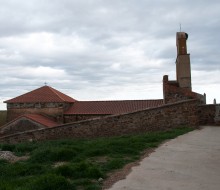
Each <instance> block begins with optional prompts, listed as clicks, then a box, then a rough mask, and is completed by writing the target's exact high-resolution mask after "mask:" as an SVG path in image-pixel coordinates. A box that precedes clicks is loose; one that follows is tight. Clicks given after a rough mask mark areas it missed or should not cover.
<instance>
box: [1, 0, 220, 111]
mask: <svg viewBox="0 0 220 190" xmlns="http://www.w3.org/2000/svg"><path fill="white" fill-rule="evenodd" d="M180 23H181V25H182V31H185V32H187V33H188V34H189V39H188V52H189V53H190V56H191V68H192V87H193V90H194V91H196V92H198V93H202V94H203V93H204V92H205V93H206V94H207V100H208V103H212V102H213V99H214V98H216V99H217V102H220V35H219V32H220V1H219V0H209V1H207V0H193V1H189V0H187V1H186V0H185V1H184V0H182V1H180V0H156V1H150V0H28V1H27V0H0V67H1V69H0V77H1V78H0V79H1V80H0V102H1V103H0V109H5V105H4V104H3V103H2V102H3V101H4V100H7V99H10V98H13V97H15V96H18V95H21V94H23V93H26V92H28V91H30V90H33V89H35V88H38V87H41V86H43V85H44V83H45V82H46V83H47V84H48V85H49V86H52V87H54V88H56V89H57V90H60V91H62V92H64V93H66V94H68V95H70V96H72V97H73V98H75V99H78V100H106V99H107V100H112V99H156V98H162V97H163V94H162V78H163V75H165V74H167V75H169V79H171V80H175V59H176V32H178V31H179V30H180V26H179V25H180Z"/></svg>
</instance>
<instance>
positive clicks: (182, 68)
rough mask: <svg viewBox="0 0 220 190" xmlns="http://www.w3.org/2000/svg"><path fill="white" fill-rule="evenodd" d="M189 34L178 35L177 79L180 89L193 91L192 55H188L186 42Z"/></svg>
mask: <svg viewBox="0 0 220 190" xmlns="http://www.w3.org/2000/svg"><path fill="white" fill-rule="evenodd" d="M187 39H188V34H187V33H185V32H177V33H176V46H177V58H176V77H177V82H178V84H179V87H181V88H186V89H189V90H190V91H191V90H192V85H191V68H190V54H188V53H187V45H186V41H187Z"/></svg>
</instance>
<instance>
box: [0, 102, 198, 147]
mask: <svg viewBox="0 0 220 190" xmlns="http://www.w3.org/2000/svg"><path fill="white" fill-rule="evenodd" d="M198 104H199V102H198V100H187V101H182V102H178V103H173V104H167V105H163V106H160V107H157V108H151V109H146V110H142V111H137V112H133V113H129V114H123V115H115V116H106V117H103V118H100V119H91V120H86V121H81V122H75V123H70V124H65V125H61V126H57V127H53V128H47V129H38V130H34V131H27V132H22V133H18V134H14V135H10V136H6V137H3V138H0V143H19V142H24V141H43V140H54V139H63V138H95V137H109V136H120V135H125V134H136V133H142V132H148V131H158V130H168V129H171V128H176V127H178V126H186V125H187V126H198V124H199V118H198Z"/></svg>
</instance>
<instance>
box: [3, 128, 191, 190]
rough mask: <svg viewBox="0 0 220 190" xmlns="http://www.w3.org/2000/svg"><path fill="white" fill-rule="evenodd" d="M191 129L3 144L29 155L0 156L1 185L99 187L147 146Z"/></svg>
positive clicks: (58, 189) (55, 189)
mask: <svg viewBox="0 0 220 190" xmlns="http://www.w3.org/2000/svg"><path fill="white" fill-rule="evenodd" d="M191 130H192V129H191V128H187V127H185V128H178V129H174V130H170V131H167V132H152V133H146V134H141V135H127V136H122V137H112V138H98V139H93V140H57V141H46V142H31V143H22V144H16V145H8V144H1V145H0V149H1V150H9V151H12V152H14V154H15V155H18V156H24V155H29V156H30V157H29V159H28V160H26V161H19V162H16V163H9V162H7V161H4V160H0V189H1V190H15V189H16V190H50V189H51V190H63V189H65V190H74V189H85V190H98V189H101V185H102V184H101V182H99V180H98V179H99V178H103V179H104V178H106V177H107V175H108V173H109V172H112V171H113V170H117V169H120V168H122V167H123V166H124V165H126V164H127V163H130V162H133V161H135V160H137V159H139V158H140V156H141V154H142V153H143V151H144V150H146V149H148V148H152V147H153V148H154V147H157V146H158V145H159V144H160V143H161V142H163V141H164V140H167V139H172V138H175V137H176V136H178V135H181V134H184V133H187V132H189V131H191Z"/></svg>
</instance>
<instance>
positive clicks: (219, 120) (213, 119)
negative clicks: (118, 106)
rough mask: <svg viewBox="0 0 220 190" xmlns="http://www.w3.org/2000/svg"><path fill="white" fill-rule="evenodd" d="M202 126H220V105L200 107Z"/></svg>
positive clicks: (199, 113) (200, 122)
mask: <svg viewBox="0 0 220 190" xmlns="http://www.w3.org/2000/svg"><path fill="white" fill-rule="evenodd" d="M198 115H199V124H200V125H220V104H206V105H200V106H198Z"/></svg>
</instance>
